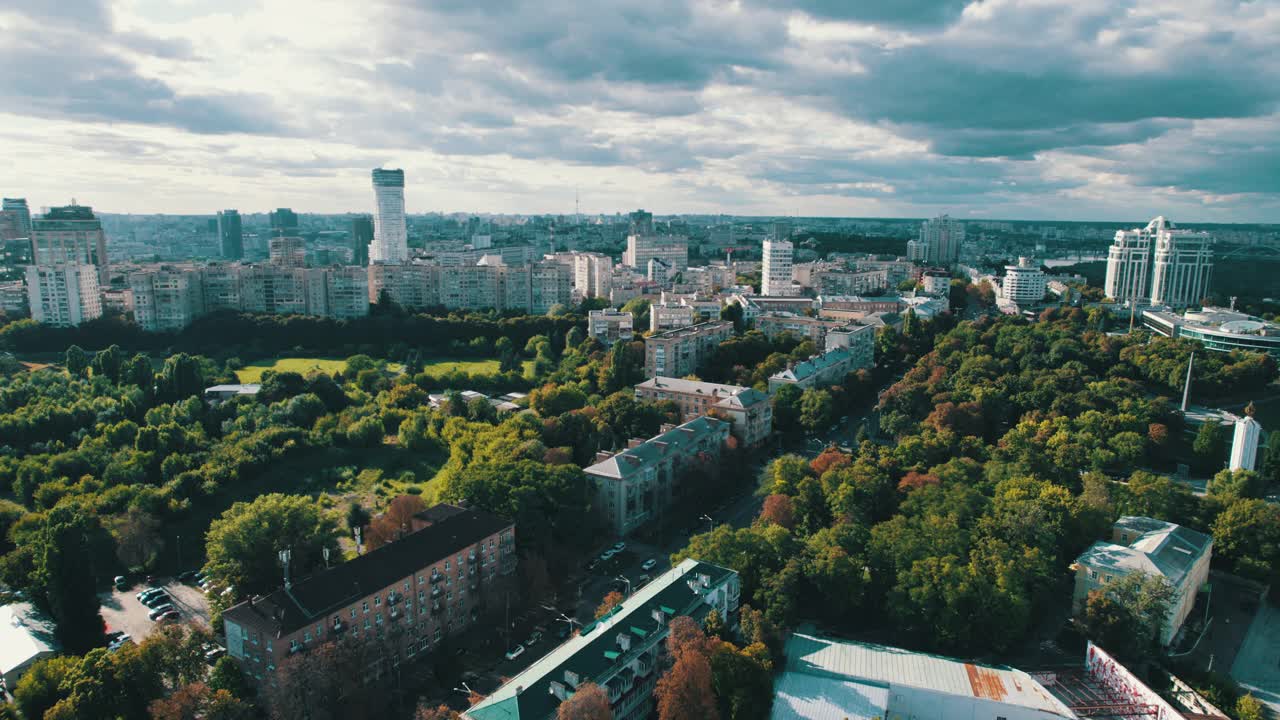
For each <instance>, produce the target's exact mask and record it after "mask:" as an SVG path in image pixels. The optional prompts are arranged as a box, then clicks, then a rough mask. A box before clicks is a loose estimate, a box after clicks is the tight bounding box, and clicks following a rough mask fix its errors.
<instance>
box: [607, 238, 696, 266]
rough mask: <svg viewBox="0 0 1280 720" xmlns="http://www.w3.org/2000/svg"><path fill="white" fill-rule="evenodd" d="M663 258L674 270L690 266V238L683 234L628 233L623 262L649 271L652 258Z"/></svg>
mask: <svg viewBox="0 0 1280 720" xmlns="http://www.w3.org/2000/svg"><path fill="white" fill-rule="evenodd" d="M655 259H657V260H661V261H662V262H664V263H666V264H667V266H668V267H670V268H671V270H672V271H673V272H679V271H682V270H684V269H685V268H687V267H689V238H687V237H684V236H683V235H670V236H662V237H659V236H657V235H635V234H632V235H628V236H627V249H626V250H624V251H623V252H622V264H623V265H626V266H627V267H630V268H635V269H637V270H640V271H641V272H647V271H648V269H649V261H650V260H655Z"/></svg>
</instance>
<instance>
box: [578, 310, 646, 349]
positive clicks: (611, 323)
mask: <svg viewBox="0 0 1280 720" xmlns="http://www.w3.org/2000/svg"><path fill="white" fill-rule="evenodd" d="M634 324H635V317H634V316H633V315H632V314H631V313H629V312H622V311H621V310H613V309H608V308H606V309H604V310H592V311H590V312H588V313H587V337H591V338H595V339H596V340H599V341H600V343H601V344H602V345H612V344H614V343H616V342H618V341H620V340H621V341H622V342H630V341H631V338H632V337H633V336H634V334H635V332H634V329H633V325H634Z"/></svg>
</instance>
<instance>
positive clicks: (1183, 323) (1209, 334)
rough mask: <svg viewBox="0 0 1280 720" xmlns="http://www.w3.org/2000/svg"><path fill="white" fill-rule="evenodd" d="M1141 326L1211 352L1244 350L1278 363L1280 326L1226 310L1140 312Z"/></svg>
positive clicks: (1212, 308)
mask: <svg viewBox="0 0 1280 720" xmlns="http://www.w3.org/2000/svg"><path fill="white" fill-rule="evenodd" d="M1142 324H1143V325H1144V326H1145V327H1147V328H1148V329H1149V330H1152V331H1154V332H1156V333H1159V334H1160V335H1164V336H1165V337H1185V338H1191V339H1192V340H1195V341H1197V342H1199V343H1200V344H1201V345H1203V346H1204V347H1205V348H1207V349H1209V350H1213V351H1215V352H1231V351H1232V350H1248V351H1251V352H1263V353H1269V354H1270V355H1271V356H1272V357H1274V358H1275V359H1277V360H1280V323H1274V322H1271V321H1269V320H1263V319H1262V318H1258V317H1254V316H1252V315H1248V314H1245V313H1242V312H1236V311H1235V310H1230V309H1228V308H1219V307H1205V308H1204V309H1202V310H1199V311H1191V310H1188V311H1186V312H1184V313H1183V314H1182V315H1178V314H1177V313H1174V312H1171V311H1168V310H1144V311H1142Z"/></svg>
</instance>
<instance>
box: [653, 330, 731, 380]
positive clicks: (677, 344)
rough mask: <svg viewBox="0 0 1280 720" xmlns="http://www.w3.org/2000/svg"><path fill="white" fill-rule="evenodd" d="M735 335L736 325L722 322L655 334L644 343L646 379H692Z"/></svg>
mask: <svg viewBox="0 0 1280 720" xmlns="http://www.w3.org/2000/svg"><path fill="white" fill-rule="evenodd" d="M732 335H733V323H731V322H727V321H722V320H717V321H712V322H704V323H699V324H697V325H690V326H689V327H685V328H677V329H675V330H666V331H663V332H659V333H654V334H652V335H650V336H649V337H647V338H645V339H644V372H645V377H657V376H659V375H662V376H665V377H684V376H685V375H692V374H693V373H695V372H697V370H698V367H699V366H700V365H701V364H702V363H703V362H705V361H707V360H708V359H710V357H711V354H712V353H713V352H715V349H716V348H717V347H719V345H720V343H722V342H724V341H725V340H728V339H729V338H730V337H731V336H732Z"/></svg>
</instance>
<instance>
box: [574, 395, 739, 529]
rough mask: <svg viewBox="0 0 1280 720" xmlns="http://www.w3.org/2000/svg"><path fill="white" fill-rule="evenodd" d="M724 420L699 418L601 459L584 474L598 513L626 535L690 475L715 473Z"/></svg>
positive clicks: (659, 509) (660, 508) (658, 510)
mask: <svg viewBox="0 0 1280 720" xmlns="http://www.w3.org/2000/svg"><path fill="white" fill-rule="evenodd" d="M728 439H729V423H727V422H724V421H723V420H717V419H715V418H711V417H700V418H696V419H694V420H691V421H689V422H687V423H684V424H683V425H680V426H679V427H676V428H672V429H671V430H667V431H666V432H663V433H661V434H659V435H656V436H654V437H652V438H650V439H648V440H645V441H644V442H642V443H639V444H637V445H635V446H634V447H630V448H627V449H626V450H623V451H621V452H619V453H617V454H616V455H613V456H611V457H608V458H605V459H602V460H600V461H599V462H597V463H595V464H594V465H591V466H590V467H587V468H584V469H583V472H584V473H585V474H586V476H587V480H588V482H590V483H591V484H592V485H593V486H594V488H595V502H594V503H593V504H592V506H593V507H595V508H597V509H598V511H599V513H600V515H601V517H602V518H603V519H604V520H605V522H606V523H607V524H608V526H609V528H610V530H612V531H613V532H614V533H615V534H617V535H628V534H630V533H632V532H634V531H635V530H637V529H639V528H640V527H641V526H643V525H644V524H645V523H647V522H649V521H651V520H654V519H655V518H658V517H660V516H661V515H662V514H663V513H664V512H665V511H666V509H667V508H668V507H670V506H671V503H672V502H674V501H675V500H676V499H677V498H678V497H679V496H680V495H681V494H682V488H681V487H680V486H681V483H682V482H683V481H684V480H686V479H688V478H689V477H690V476H691V475H690V474H691V473H692V474H694V475H696V474H697V473H708V474H712V475H714V474H716V473H717V472H718V466H719V462H720V455H721V453H722V451H723V449H724V444H725V442H726V441H727V440H728Z"/></svg>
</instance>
